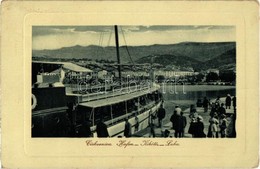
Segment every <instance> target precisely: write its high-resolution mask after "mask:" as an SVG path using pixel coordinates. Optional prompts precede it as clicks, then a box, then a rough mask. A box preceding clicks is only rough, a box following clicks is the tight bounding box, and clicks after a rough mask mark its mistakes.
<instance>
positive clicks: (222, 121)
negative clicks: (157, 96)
mask: <svg viewBox="0 0 260 169" xmlns="http://www.w3.org/2000/svg"><path fill="white" fill-rule="evenodd" d="M231 105H232V106H233V108H234V112H233V114H232V115H231V116H230V117H229V118H230V121H232V126H231V127H232V128H231V130H229V133H227V128H228V120H227V116H228V114H227V113H226V110H227V109H231ZM202 107H203V108H204V114H203V115H207V114H206V113H209V116H210V118H209V121H208V124H209V127H208V130H207V131H208V132H207V133H205V132H204V129H205V127H204V126H205V125H204V123H205V122H204V120H203V117H202V116H203V115H202V116H201V115H199V113H198V112H197V110H196V108H195V107H194V105H191V107H190V114H189V118H190V125H189V128H188V129H187V130H188V133H189V134H191V136H192V137H194V138H203V137H204V138H205V137H209V138H218V137H221V138H225V137H236V131H235V121H236V97H235V96H234V97H233V98H231V96H230V95H229V94H228V95H227V97H226V99H225V103H222V102H221V100H220V97H217V99H216V100H214V101H212V102H210V100H208V99H207V98H206V97H204V100H203V103H202ZM209 108H211V109H210V111H209ZM165 114H166V113H165V109H164V108H163V105H161V107H160V109H159V110H158V112H157V118H158V127H161V126H162V120H163V119H164V117H165ZM170 122H171V123H172V127H171V129H173V130H174V137H175V138H182V137H184V134H185V132H184V131H185V128H186V126H188V125H187V119H186V117H185V116H184V115H183V111H182V109H181V108H180V107H179V106H175V108H174V111H173V114H172V116H171V118H170ZM151 135H152V136H153V137H154V136H155V133H154V124H153V123H152V124H151ZM163 136H164V137H169V136H170V131H169V130H168V129H166V130H164V133H163Z"/></svg>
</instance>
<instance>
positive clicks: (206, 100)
mask: <svg viewBox="0 0 260 169" xmlns="http://www.w3.org/2000/svg"><path fill="white" fill-rule="evenodd" d="M203 107H204V113H207V112H208V107H209V100H208V99H207V97H204V100H203Z"/></svg>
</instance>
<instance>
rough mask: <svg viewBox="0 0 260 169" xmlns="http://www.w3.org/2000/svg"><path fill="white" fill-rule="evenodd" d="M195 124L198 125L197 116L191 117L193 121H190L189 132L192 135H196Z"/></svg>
mask: <svg viewBox="0 0 260 169" xmlns="http://www.w3.org/2000/svg"><path fill="white" fill-rule="evenodd" d="M195 126H196V119H195V117H192V118H191V122H190V127H189V130H188V133H189V134H191V135H192V137H194V134H195V130H196V129H195Z"/></svg>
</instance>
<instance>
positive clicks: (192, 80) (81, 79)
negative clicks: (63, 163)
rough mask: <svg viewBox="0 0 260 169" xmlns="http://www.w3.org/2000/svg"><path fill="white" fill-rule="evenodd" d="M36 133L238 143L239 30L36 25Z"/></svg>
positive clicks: (33, 71)
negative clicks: (227, 139)
mask: <svg viewBox="0 0 260 169" xmlns="http://www.w3.org/2000/svg"><path fill="white" fill-rule="evenodd" d="M31 66H32V69H31V79H32V81H31V86H32V96H31V100H32V103H31V107H32V108H31V111H32V112H31V115H32V116H31V119H32V121H31V122H32V124H31V137H32V138H39V137H50V138H57V137H59V138H60V137H64V138H89V137H98V138H109V137H115V138H139V137H143V138H151V139H152V138H182V139H185V138H201V139H203V138H211V139H222V138H230V139H232V138H236V133H237V132H238V133H239V132H240V131H236V116H237V115H236V26H234V25H119V24H118V25H104V26H100V25H96V26H93V25H75V26H71V25H68V26H67V25H62V26H61V25H59V26H53V25H52V26H32V65H31Z"/></svg>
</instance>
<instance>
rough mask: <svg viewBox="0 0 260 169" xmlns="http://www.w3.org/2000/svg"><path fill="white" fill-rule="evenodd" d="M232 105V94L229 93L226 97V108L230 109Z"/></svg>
mask: <svg viewBox="0 0 260 169" xmlns="http://www.w3.org/2000/svg"><path fill="white" fill-rule="evenodd" d="M230 106H231V96H230V94H228V95H227V97H226V109H230Z"/></svg>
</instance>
